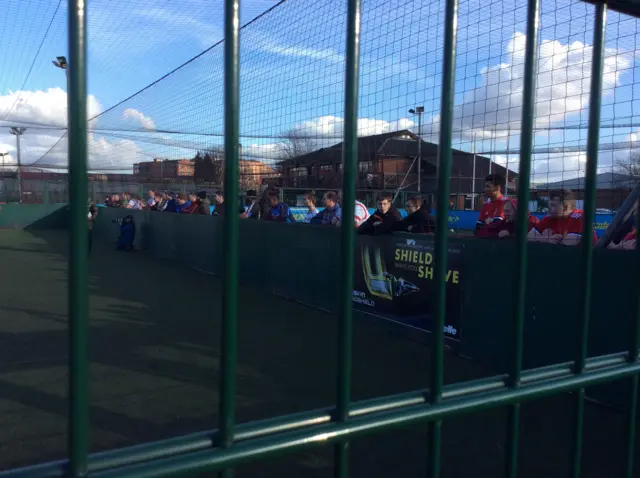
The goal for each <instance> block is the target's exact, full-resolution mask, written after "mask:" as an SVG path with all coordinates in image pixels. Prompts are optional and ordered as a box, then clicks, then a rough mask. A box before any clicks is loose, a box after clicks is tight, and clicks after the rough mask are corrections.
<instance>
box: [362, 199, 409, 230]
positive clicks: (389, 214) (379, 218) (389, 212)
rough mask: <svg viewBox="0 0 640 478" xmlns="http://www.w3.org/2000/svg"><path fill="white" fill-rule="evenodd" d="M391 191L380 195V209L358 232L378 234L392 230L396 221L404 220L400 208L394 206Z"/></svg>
mask: <svg viewBox="0 0 640 478" xmlns="http://www.w3.org/2000/svg"><path fill="white" fill-rule="evenodd" d="M392 200H393V196H392V195H391V193H381V194H380V196H379V197H378V209H376V211H375V212H374V213H373V214H372V215H371V216H370V217H369V219H367V220H366V221H364V222H363V223H362V224H361V225H360V227H359V228H358V234H369V235H378V234H384V233H387V232H391V231H392V230H393V226H394V225H395V223H397V222H399V221H401V220H402V216H401V215H400V213H399V212H398V210H397V209H396V208H395V207H393V205H392V204H391V201H392Z"/></svg>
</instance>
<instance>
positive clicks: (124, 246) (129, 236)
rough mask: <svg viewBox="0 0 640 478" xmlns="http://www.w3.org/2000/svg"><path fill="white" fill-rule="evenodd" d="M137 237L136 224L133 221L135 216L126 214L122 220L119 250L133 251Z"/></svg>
mask: <svg viewBox="0 0 640 478" xmlns="http://www.w3.org/2000/svg"><path fill="white" fill-rule="evenodd" d="M135 238H136V225H135V223H134V222H133V216H131V215H129V216H125V217H123V218H122V220H121V221H120V236H119V237H118V242H117V243H116V250H118V251H127V252H128V251H132V250H133V240H134V239H135Z"/></svg>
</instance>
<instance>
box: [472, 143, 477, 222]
mask: <svg viewBox="0 0 640 478" xmlns="http://www.w3.org/2000/svg"><path fill="white" fill-rule="evenodd" d="M472 134H473V139H472V143H471V148H472V150H471V151H472V152H473V172H472V173H471V210H472V211H475V210H476V132H475V131H474V132H473V133H472Z"/></svg>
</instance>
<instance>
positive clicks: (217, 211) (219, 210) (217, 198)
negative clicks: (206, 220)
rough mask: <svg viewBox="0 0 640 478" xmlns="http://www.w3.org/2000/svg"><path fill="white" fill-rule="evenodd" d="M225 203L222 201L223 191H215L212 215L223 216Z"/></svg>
mask: <svg viewBox="0 0 640 478" xmlns="http://www.w3.org/2000/svg"><path fill="white" fill-rule="evenodd" d="M226 206H227V205H226V204H225V203H224V192H223V191H216V193H215V195H214V204H213V215H214V216H224V214H225V211H226V209H227V207H226Z"/></svg>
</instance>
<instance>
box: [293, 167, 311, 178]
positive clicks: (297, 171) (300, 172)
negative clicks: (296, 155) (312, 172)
mask: <svg viewBox="0 0 640 478" xmlns="http://www.w3.org/2000/svg"><path fill="white" fill-rule="evenodd" d="M307 174H308V171H307V168H306V166H299V167H297V168H291V175H292V176H297V177H302V176H306V175H307Z"/></svg>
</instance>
